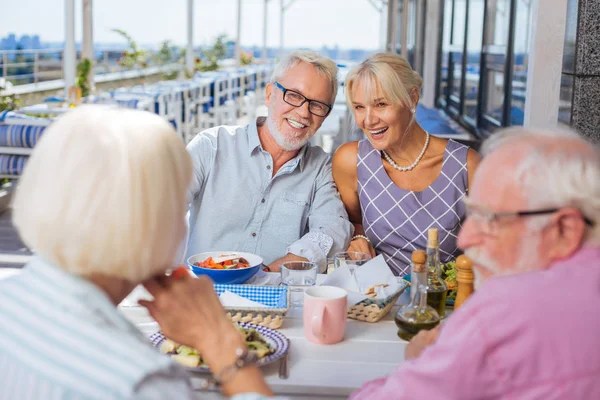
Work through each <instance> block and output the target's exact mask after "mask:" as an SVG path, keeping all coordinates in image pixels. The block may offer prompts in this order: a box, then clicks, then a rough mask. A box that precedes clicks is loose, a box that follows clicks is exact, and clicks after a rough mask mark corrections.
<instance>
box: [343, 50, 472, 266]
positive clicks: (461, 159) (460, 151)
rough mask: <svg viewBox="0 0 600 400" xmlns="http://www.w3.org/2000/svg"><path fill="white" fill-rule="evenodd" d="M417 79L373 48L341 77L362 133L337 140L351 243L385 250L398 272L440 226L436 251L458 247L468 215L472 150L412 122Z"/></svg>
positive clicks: (445, 255)
mask: <svg viewBox="0 0 600 400" xmlns="http://www.w3.org/2000/svg"><path fill="white" fill-rule="evenodd" d="M421 85H422V79H421V77H420V76H419V75H418V74H417V73H416V72H415V71H413V70H412V68H411V67H410V64H409V63H408V62H407V61H406V60H405V59H404V58H402V57H401V56H399V55H397V54H392V53H378V54H374V55H372V56H370V57H369V58H367V59H366V60H364V61H363V62H362V63H360V64H359V65H358V66H356V67H355V68H354V69H353V70H352V71H351V72H350V73H349V74H348V76H347V77H346V100H347V103H348V106H349V107H350V108H351V109H352V111H353V115H354V119H355V121H356V123H357V125H358V126H359V127H360V128H361V130H362V131H363V132H364V133H365V135H366V139H365V140H362V141H360V142H350V143H346V144H344V145H343V146H341V147H340V148H339V149H338V150H337V151H336V153H335V155H334V159H333V177H334V180H335V183H336V185H337V187H338V190H339V192H340V195H341V197H342V201H343V202H344V205H345V207H346V210H347V211H348V214H349V217H350V221H351V222H352V223H353V224H354V228H355V235H354V237H353V238H352V241H351V243H350V247H349V250H354V251H362V252H367V253H370V254H371V255H373V256H374V255H375V254H383V255H384V257H385V260H386V261H387V263H388V265H389V266H390V268H391V269H392V271H393V272H394V274H396V275H405V274H406V273H408V266H409V264H410V255H411V252H412V251H413V250H415V249H423V248H425V247H426V244H427V229H428V228H432V227H433V228H438V229H439V245H440V257H441V259H442V261H446V260H447V259H450V258H452V257H454V256H456V255H457V253H458V252H459V250H458V248H457V246H456V238H457V235H458V231H459V229H460V226H461V221H462V220H463V219H464V216H465V208H464V205H463V204H462V202H461V201H460V200H461V198H462V197H463V196H464V195H465V194H466V193H467V191H468V188H469V182H471V180H472V176H473V173H474V171H475V168H476V166H477V164H478V162H479V156H478V155H477V153H476V152H475V151H473V150H471V149H469V148H468V147H466V146H463V145H461V144H459V143H457V142H455V141H452V140H445V139H441V138H437V137H434V136H432V135H430V134H429V133H428V132H426V131H425V130H424V129H423V128H421V126H419V124H418V123H417V122H416V121H415V117H416V109H417V104H418V102H419V93H420V91H421Z"/></svg>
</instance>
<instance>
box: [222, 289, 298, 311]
mask: <svg viewBox="0 0 600 400" xmlns="http://www.w3.org/2000/svg"><path fill="white" fill-rule="evenodd" d="M226 290H229V291H230V292H232V293H235V294H237V295H238V296H241V297H244V298H246V299H248V300H252V301H256V302H258V303H261V304H264V305H265V307H267V308H287V290H288V288H287V286H252V285H222V284H218V283H216V284H215V291H216V292H217V294H218V295H219V296H220V295H221V293H223V292H224V291H226Z"/></svg>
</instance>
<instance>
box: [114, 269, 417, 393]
mask: <svg viewBox="0 0 600 400" xmlns="http://www.w3.org/2000/svg"><path fill="white" fill-rule="evenodd" d="M268 275H269V278H270V279H269V282H268V283H267V284H278V283H279V279H278V278H279V273H273V272H271V273H268ZM326 276H327V275H326V274H319V275H318V277H317V282H316V284H317V285H319V284H321V283H322V282H323V281H324V280H325V278H326ZM134 292H135V291H134ZM133 295H134V296H135V293H134V294H133ZM408 301H409V295H408V293H407V292H406V291H405V292H404V293H403V294H402V295H401V296H400V298H399V300H398V302H397V303H396V305H395V306H394V307H393V308H392V310H391V311H390V312H389V313H388V314H387V315H386V316H384V317H383V318H382V319H381V320H379V321H378V322H374V323H371V322H363V321H358V320H354V319H348V320H347V323H346V331H345V336H344V339H343V340H342V341H341V342H340V343H337V344H330V345H323V344H316V343H312V342H310V341H308V339H306V338H305V336H304V326H303V321H302V314H303V309H302V307H291V308H290V309H289V310H288V312H287V314H286V316H285V318H284V320H283V324H282V326H281V328H280V329H278V331H279V332H281V333H282V334H284V335H285V336H286V337H287V338H288V339H289V340H290V349H289V351H288V355H287V359H285V360H278V361H275V362H274V363H272V364H270V365H267V366H264V367H262V368H261V369H262V371H263V373H264V375H265V378H266V380H267V383H268V384H269V386H271V388H272V389H273V391H274V393H275V394H276V395H278V396H282V397H286V398H289V399H307V398H312V399H315V398H318V399H346V398H348V396H349V395H350V394H351V393H352V392H353V391H355V390H356V389H358V388H359V387H360V386H361V385H362V384H363V383H365V382H367V381H369V380H371V379H377V378H381V377H384V376H386V375H388V374H389V373H390V372H392V371H393V370H394V369H395V368H396V367H398V366H399V365H400V364H401V363H402V362H403V361H404V349H405V348H406V345H407V343H408V342H406V341H404V340H402V339H400V338H399V337H398V336H397V328H396V324H395V323H394V315H395V314H396V311H397V310H398V309H399V308H400V304H402V303H407V302H408ZM135 303H136V299H135V298H128V299H125V300H124V302H123V303H121V304H126V306H120V307H119V309H120V310H121V312H122V313H123V315H125V317H126V318H127V319H128V320H129V321H131V322H132V323H133V324H134V325H136V326H137V328H138V329H140V330H141V331H142V332H143V333H144V334H145V335H147V336H150V335H151V334H153V333H155V332H157V331H159V327H158V324H157V323H156V322H155V321H154V320H153V319H152V317H150V316H149V314H148V312H147V311H146V309H145V308H143V307H139V306H132V305H133V304H135ZM282 362H284V363H286V364H287V365H281V363H282ZM284 369H287V371H284ZM191 376H192V384H193V385H194V387H196V388H198V390H199V391H200V390H201V389H200V388H201V387H202V384H203V383H204V381H205V380H206V378H207V377H208V376H207V375H206V374H201V373H195V372H194V373H191ZM286 376H287V377H286ZM198 398H202V399H221V398H225V397H222V396H221V395H220V394H219V393H218V392H209V393H206V392H203V393H200V392H199V397H198Z"/></svg>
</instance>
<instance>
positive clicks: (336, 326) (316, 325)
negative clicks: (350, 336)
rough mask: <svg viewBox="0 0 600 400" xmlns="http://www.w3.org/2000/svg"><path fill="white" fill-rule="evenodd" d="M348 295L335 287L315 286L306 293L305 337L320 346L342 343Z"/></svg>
mask: <svg viewBox="0 0 600 400" xmlns="http://www.w3.org/2000/svg"><path fill="white" fill-rule="evenodd" d="M346 302H347V293H346V291H345V290H344V289H340V288H338V287H335V286H315V287H312V288H310V289H307V290H306V291H305V292H304V335H305V336H306V338H307V339H308V340H309V341H311V342H313V343H319V344H333V343H338V342H341V341H342V339H343V338H344V331H345V329H346V315H347V310H346Z"/></svg>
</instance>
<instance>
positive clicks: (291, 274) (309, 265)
mask: <svg viewBox="0 0 600 400" xmlns="http://www.w3.org/2000/svg"><path fill="white" fill-rule="evenodd" d="M318 272H319V268H318V266H317V264H316V263H314V262H309V261H287V262H284V263H281V283H283V284H284V285H286V286H287V287H288V290H289V291H290V303H291V306H292V307H302V304H303V300H304V291H305V290H306V289H308V288H309V287H312V286H314V285H315V283H317V274H318Z"/></svg>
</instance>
